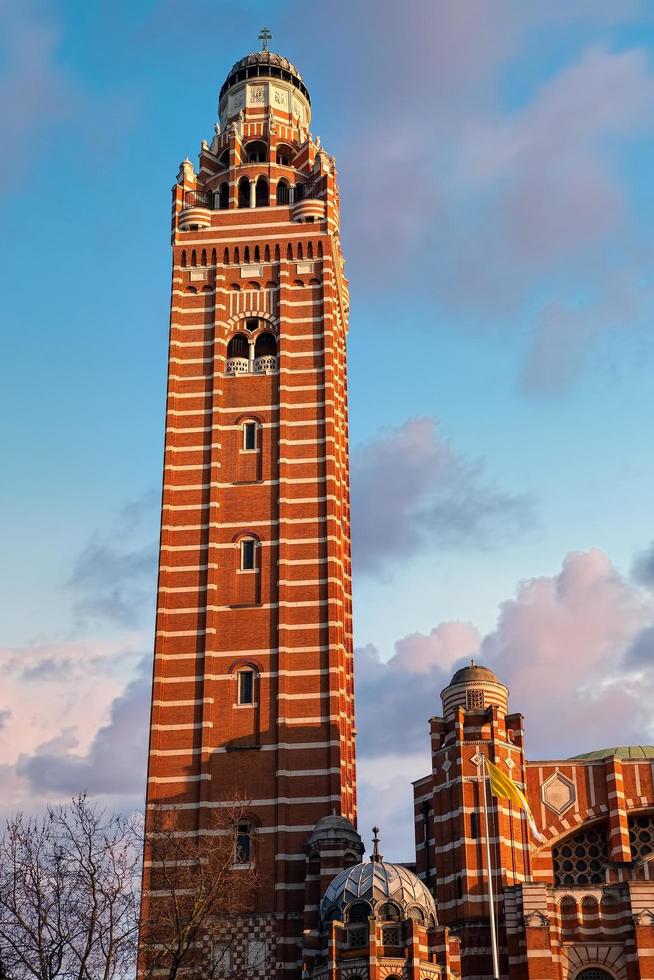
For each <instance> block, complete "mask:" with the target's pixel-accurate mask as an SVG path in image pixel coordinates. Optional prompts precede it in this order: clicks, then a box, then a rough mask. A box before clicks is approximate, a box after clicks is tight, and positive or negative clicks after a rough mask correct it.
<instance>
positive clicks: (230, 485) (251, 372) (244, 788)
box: [147, 37, 356, 977]
mask: <svg viewBox="0 0 654 980" xmlns="http://www.w3.org/2000/svg"><path fill="white" fill-rule="evenodd" d="M267 41H268V38H267V37H266V38H264V44H265V48H264V50H262V51H259V52H257V53H254V54H250V55H248V56H247V57H245V58H243V59H242V60H241V61H239V62H237V63H236V64H235V65H234V67H233V68H232V70H231V71H230V73H229V75H228V77H227V79H226V81H225V83H224V85H223V86H222V89H221V92H220V101H219V117H220V123H219V124H216V127H215V135H214V137H213V139H212V140H211V143H210V144H209V143H207V142H204V141H203V143H202V150H201V153H200V159H199V167H198V169H197V171H196V169H195V168H194V167H193V165H192V164H191V163H190V162H189V161H188V160H186V161H184V163H183V164H182V165H181V168H180V172H179V175H178V178H177V183H176V184H175V186H174V188H173V213H172V245H173V281H172V299H171V318H170V355H169V373H168V403H167V412H166V443H165V464H164V477H163V507H162V524H161V550H160V571H159V592H158V609H157V624H156V648H155V664H154V688H153V702H152V704H153V707H152V728H151V741H150V758H149V778H148V797H147V799H148V803H147V805H148V810H149V812H150V813H153V812H154V811H155V810H156V809H160V810H169V811H170V812H171V813H174V820H175V821H177V822H178V824H179V826H180V829H181V830H183V831H185V832H191V833H201V832H202V831H203V829H204V830H206V829H207V828H208V826H209V825H210V821H211V814H212V812H214V813H215V812H216V809H217V808H220V807H221V806H222V807H223V808H224V806H225V804H228V803H229V801H230V800H241V801H245V810H246V819H245V820H244V821H243V827H242V839H241V845H240V849H239V853H238V855H237V860H238V861H240V862H242V863H243V864H245V865H248V864H250V863H255V864H256V866H257V869H258V873H259V876H260V886H259V895H258V899H257V902H258V904H257V909H256V912H255V913H252V914H250V913H248V915H244V917H243V920H242V922H241V924H240V925H239V926H238V928H239V929H242V933H243V935H242V939H243V943H247V942H250V941H253V937H254V940H256V941H257V942H259V941H261V942H263V943H265V944H266V945H265V949H263V947H261V949H263V954H262V955H264V956H265V957H266V958H267V960H266V966H265V967H260V965H255V963H254V960H253V961H252V963H251V965H252V967H253V968H252V969H251V970H250V974H251V975H252V976H258V975H261V976H264V975H265V976H268V977H270V976H274V975H277V974H279V975H280V976H282V975H286V976H296V975H299V969H298V962H297V960H298V955H297V947H296V945H295V941H296V940H299V939H300V937H301V933H302V928H303V911H304V902H305V895H304V889H305V887H306V885H305V878H306V874H307V871H306V868H307V861H308V858H307V854H306V852H305V847H306V843H307V838H308V837H309V835H310V833H311V831H312V829H313V828H314V826H315V824H316V823H317V822H318V821H319V820H320V819H321V818H323V817H325V816H327V815H330V814H337V815H342V816H344V817H346V818H348V819H350V820H352V821H354V820H355V811H356V800H355V792H356V790H355V785H356V784H355V768H354V766H355V763H354V712H353V679H352V621H351V610H352V603H351V578H350V573H351V567H350V509H349V470H348V433H347V384H346V333H347V317H348V290H347V281H346V279H345V278H344V274H343V259H342V256H341V249H340V241H339V196H338V189H337V185H336V174H335V167H334V161H333V159H332V158H331V157H329V156H328V155H327V153H326V152H325V151H324V150H323V149H322V148H321V147H320V141H319V140H314V139H313V137H312V136H311V133H310V131H309V124H310V118H311V105H310V99H309V94H308V91H307V89H306V87H305V85H304V82H303V80H302V78H301V76H300V74H299V73H298V71H297V70H296V69H295V67H294V66H293V65H291V64H290V63H289V62H288V61H287V60H286V59H285V58H282V57H280V56H278V55H276V54H274V53H272V52H271V51H269V50H267ZM275 964H277V966H275ZM255 967H256V968H255ZM275 971H276V972H275Z"/></svg>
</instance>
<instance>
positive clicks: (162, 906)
mask: <svg viewBox="0 0 654 980" xmlns="http://www.w3.org/2000/svg"><path fill="white" fill-rule="evenodd" d="M183 827H184V819H183V813H182V814H175V813H174V812H173V813H171V812H170V811H168V812H167V813H166V819H165V821H164V820H163V819H158V820H153V822H152V824H151V826H149V828H148V830H147V832H146V835H145V889H144V895H143V911H142V924H141V962H142V966H143V970H144V973H145V974H146V975H147V976H153V977H154V976H156V977H157V978H161V980H176V978H177V976H178V973H179V971H180V969H181V968H182V967H184V968H189V967H193V968H195V969H196V970H197V971H198V975H202V976H203V977H204V978H211V977H229V978H230V980H238V978H240V977H245V976H246V975H247V974H246V970H247V964H245V963H240V962H239V961H238V959H237V958H236V957H235V956H234V934H235V925H236V920H237V917H238V916H239V915H243V914H247V913H248V912H250V911H252V910H253V909H254V907H255V904H256V890H257V885H258V879H257V874H256V870H255V867H254V851H253V841H252V838H251V836H250V830H249V825H248V823H247V821H246V817H245V811H244V808H243V807H241V806H240V805H234V806H231V807H224V808H221V809H219V810H218V811H217V812H216V811H214V816H213V817H212V819H211V822H210V823H209V825H208V826H206V827H203V828H202V829H201V830H200V831H199V832H197V831H195V830H186V831H185V830H183V829H180V828H183ZM244 850H245V852H246V853H243V851H244ZM203 945H204V954H205V955H204V956H202V952H203Z"/></svg>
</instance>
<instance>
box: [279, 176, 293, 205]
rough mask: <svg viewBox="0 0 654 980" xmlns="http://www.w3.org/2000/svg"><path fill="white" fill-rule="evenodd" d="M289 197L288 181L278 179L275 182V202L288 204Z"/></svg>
mask: <svg viewBox="0 0 654 980" xmlns="http://www.w3.org/2000/svg"><path fill="white" fill-rule="evenodd" d="M290 199H291V195H290V193H289V189H288V181H287V180H280V182H279V183H278V184H277V203H278V204H288V203H289V201H290Z"/></svg>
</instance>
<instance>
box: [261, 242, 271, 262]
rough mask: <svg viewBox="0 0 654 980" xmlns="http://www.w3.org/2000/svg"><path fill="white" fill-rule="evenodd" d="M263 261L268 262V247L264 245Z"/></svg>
mask: <svg viewBox="0 0 654 980" xmlns="http://www.w3.org/2000/svg"><path fill="white" fill-rule="evenodd" d="M263 261H264V262H270V245H266V247H265V248H264V250H263Z"/></svg>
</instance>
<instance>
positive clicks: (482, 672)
mask: <svg viewBox="0 0 654 980" xmlns="http://www.w3.org/2000/svg"><path fill="white" fill-rule="evenodd" d="M484 681H486V682H490V683H491V684H497V683H498V680H497V677H496V675H495V674H494V673H493V671H492V670H490V668H489V667H482V666H481V664H469V665H468V666H467V667H460V668H459V670H457V672H456V674H455V675H454V677H453V678H452V680H451V681H450V685H452V684H474V683H475V682H481V683H483V682H484Z"/></svg>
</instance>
